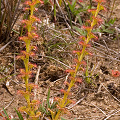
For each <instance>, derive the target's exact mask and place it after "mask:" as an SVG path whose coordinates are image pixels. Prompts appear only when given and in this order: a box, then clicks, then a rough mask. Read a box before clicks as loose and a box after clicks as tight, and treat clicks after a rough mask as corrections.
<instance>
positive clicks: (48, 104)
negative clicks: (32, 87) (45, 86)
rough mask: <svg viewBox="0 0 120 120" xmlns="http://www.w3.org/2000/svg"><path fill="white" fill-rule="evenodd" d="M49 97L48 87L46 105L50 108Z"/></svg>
mask: <svg viewBox="0 0 120 120" xmlns="http://www.w3.org/2000/svg"><path fill="white" fill-rule="evenodd" d="M49 98H50V88H49V90H48V95H47V107H48V108H50V101H49Z"/></svg>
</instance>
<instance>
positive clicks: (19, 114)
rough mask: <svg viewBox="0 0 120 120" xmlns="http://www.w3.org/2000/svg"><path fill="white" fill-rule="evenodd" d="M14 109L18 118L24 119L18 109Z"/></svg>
mask: <svg viewBox="0 0 120 120" xmlns="http://www.w3.org/2000/svg"><path fill="white" fill-rule="evenodd" d="M15 111H16V113H17V115H18V117H19V120H24V119H23V116H22V115H21V113H20V112H19V111H17V110H16V109H15Z"/></svg>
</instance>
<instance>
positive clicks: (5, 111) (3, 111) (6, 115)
mask: <svg viewBox="0 0 120 120" xmlns="http://www.w3.org/2000/svg"><path fill="white" fill-rule="evenodd" d="M3 112H4V113H5V116H6V117H7V120H10V119H9V116H8V114H7V112H6V110H5V109H4V108H3Z"/></svg>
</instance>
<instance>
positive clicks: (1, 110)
mask: <svg viewBox="0 0 120 120" xmlns="http://www.w3.org/2000/svg"><path fill="white" fill-rule="evenodd" d="M13 100H14V97H13V98H12V100H11V101H10V103H9V104H8V105H7V106H6V107H4V109H7V108H8V107H9V106H10V105H11V104H12V102H13ZM2 111H3V110H1V112H2Z"/></svg>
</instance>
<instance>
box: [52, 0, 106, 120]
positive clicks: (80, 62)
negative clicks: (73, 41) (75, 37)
mask: <svg viewBox="0 0 120 120" xmlns="http://www.w3.org/2000/svg"><path fill="white" fill-rule="evenodd" d="M95 2H97V8H96V9H90V10H88V12H91V13H92V18H91V20H89V21H88V22H89V24H90V26H83V29H85V30H86V31H87V36H82V37H81V40H82V41H80V42H79V45H80V46H82V50H79V51H73V53H75V54H77V56H78V58H77V59H75V62H76V65H75V69H72V70H66V72H69V73H70V75H71V77H70V80H71V81H70V83H67V85H68V89H67V91H65V90H61V92H63V93H64V97H63V98H62V99H61V98H58V99H57V100H58V106H57V107H58V109H59V110H58V112H57V114H56V115H55V118H54V120H58V119H59V116H60V114H61V113H64V112H66V109H65V107H66V105H68V104H69V103H71V102H72V101H71V100H69V99H68V96H69V94H70V90H71V88H72V87H73V86H74V85H75V83H76V82H79V83H80V82H82V80H81V78H78V77H77V72H78V71H79V70H84V69H83V68H82V67H81V66H85V65H86V63H85V62H84V61H83V58H84V57H85V56H86V55H92V54H91V53H90V52H88V51H87V48H88V47H90V45H89V42H90V40H91V39H92V38H94V39H97V37H96V36H95V35H94V34H93V33H92V30H93V27H94V26H95V25H97V24H99V23H100V22H101V19H99V18H98V17H97V15H98V13H99V11H101V10H103V9H104V7H103V6H102V2H105V1H104V0H95Z"/></svg>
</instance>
